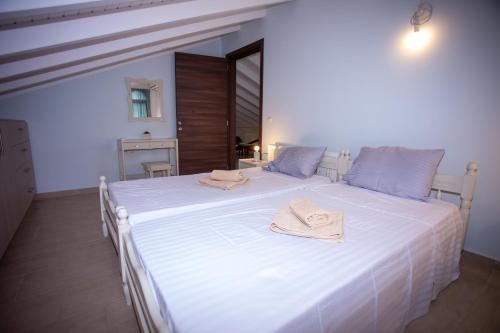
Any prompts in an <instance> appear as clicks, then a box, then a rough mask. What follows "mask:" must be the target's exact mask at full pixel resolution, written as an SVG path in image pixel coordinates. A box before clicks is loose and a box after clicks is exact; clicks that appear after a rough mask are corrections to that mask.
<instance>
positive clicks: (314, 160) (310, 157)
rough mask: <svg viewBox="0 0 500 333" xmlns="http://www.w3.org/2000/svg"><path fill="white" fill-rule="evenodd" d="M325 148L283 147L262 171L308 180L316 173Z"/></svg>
mask: <svg viewBox="0 0 500 333" xmlns="http://www.w3.org/2000/svg"><path fill="white" fill-rule="evenodd" d="M325 150H326V147H285V148H282V149H280V152H279V154H278V157H277V158H276V159H275V160H274V161H272V162H271V163H269V165H267V167H265V168H264V170H267V171H272V172H282V173H284V174H287V175H290V176H294V177H298V178H309V177H311V176H312V175H314V173H315V172H316V169H317V168H318V165H319V163H320V162H321V159H322V158H323V154H324V153H325Z"/></svg>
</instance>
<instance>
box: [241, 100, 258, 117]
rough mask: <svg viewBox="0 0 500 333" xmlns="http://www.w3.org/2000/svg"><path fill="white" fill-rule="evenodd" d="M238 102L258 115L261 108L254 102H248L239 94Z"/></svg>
mask: <svg viewBox="0 0 500 333" xmlns="http://www.w3.org/2000/svg"><path fill="white" fill-rule="evenodd" d="M236 104H239V105H240V106H242V107H244V108H245V109H247V110H248V111H250V112H252V113H253V114H256V115H258V114H259V108H258V107H256V106H255V105H253V104H252V103H250V102H248V101H247V100H245V99H244V98H241V97H239V96H236Z"/></svg>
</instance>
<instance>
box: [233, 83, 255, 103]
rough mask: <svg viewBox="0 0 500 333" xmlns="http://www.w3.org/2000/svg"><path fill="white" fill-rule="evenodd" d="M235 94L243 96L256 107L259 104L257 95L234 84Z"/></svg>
mask: <svg viewBox="0 0 500 333" xmlns="http://www.w3.org/2000/svg"><path fill="white" fill-rule="evenodd" d="M236 96H238V97H241V98H244V99H245V100H246V101H248V102H250V103H251V104H252V105H255V107H256V108H258V107H259V104H260V100H259V97H258V96H255V95H253V94H251V93H249V92H248V91H247V90H246V89H241V88H239V87H238V86H236Z"/></svg>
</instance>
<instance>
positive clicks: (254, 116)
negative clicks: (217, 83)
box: [236, 104, 259, 121]
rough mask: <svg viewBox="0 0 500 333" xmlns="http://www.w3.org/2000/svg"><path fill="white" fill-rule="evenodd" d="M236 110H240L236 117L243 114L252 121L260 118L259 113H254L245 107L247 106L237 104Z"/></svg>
mask: <svg viewBox="0 0 500 333" xmlns="http://www.w3.org/2000/svg"><path fill="white" fill-rule="evenodd" d="M236 111H237V112H238V113H237V115H236V117H239V116H240V115H243V116H244V117H246V118H248V119H251V120H252V121H253V120H258V119H259V115H258V114H256V113H254V112H252V111H250V110H248V109H245V107H243V106H241V105H240V104H236Z"/></svg>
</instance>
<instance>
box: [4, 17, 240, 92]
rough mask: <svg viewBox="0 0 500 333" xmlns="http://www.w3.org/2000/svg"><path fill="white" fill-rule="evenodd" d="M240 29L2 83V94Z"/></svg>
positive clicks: (216, 32)
mask: <svg viewBox="0 0 500 333" xmlns="http://www.w3.org/2000/svg"><path fill="white" fill-rule="evenodd" d="M239 29H240V26H239V25H238V26H232V27H227V28H223V29H218V30H214V31H210V32H207V33H201V34H198V35H194V36H190V37H186V38H183V39H178V40H175V41H171V42H167V43H163V44H159V45H155V46H152V47H149V48H144V49H140V50H135V51H132V52H128V53H124V54H120V55H116V56H113V57H108V58H104V59H99V60H96V61H92V62H87V63H84V64H80V65H77V66H73V67H69V68H64V69H60V70H56V71H52V72H48V73H43V74H39V75H34V76H30V77H26V78H23V79H20V80H16V81H11V82H6V83H1V84H0V94H10V93H14V92H16V91H18V90H20V89H28V88H32V87H34V86H38V85H44V84H49V83H52V82H54V81H56V80H61V79H66V78H68V77H74V76H79V75H84V74H88V73H89V72H91V71H97V70H101V69H103V68H106V67H110V66H115V65H123V64H124V63H128V62H131V61H137V60H142V59H143V58H144V57H147V56H151V55H159V54H163V53H167V52H169V51H172V50H173V49H176V48H179V47H181V46H185V45H189V44H193V43H197V42H200V41H204V40H208V39H213V38H216V37H219V36H222V35H225V34H228V33H232V32H236V31H238V30H239Z"/></svg>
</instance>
